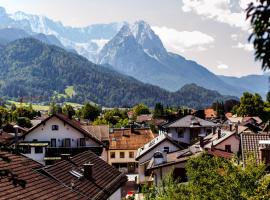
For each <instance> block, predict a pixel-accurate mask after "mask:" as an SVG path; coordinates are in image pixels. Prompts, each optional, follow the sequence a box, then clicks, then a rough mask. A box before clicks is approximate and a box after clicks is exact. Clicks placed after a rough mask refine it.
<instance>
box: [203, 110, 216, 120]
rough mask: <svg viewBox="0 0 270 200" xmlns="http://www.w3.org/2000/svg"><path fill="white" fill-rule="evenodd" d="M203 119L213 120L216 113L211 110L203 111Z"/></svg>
mask: <svg viewBox="0 0 270 200" xmlns="http://www.w3.org/2000/svg"><path fill="white" fill-rule="evenodd" d="M204 115H205V118H213V117H216V116H217V113H216V111H214V109H213V108H207V109H204Z"/></svg>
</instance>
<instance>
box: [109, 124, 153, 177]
mask: <svg viewBox="0 0 270 200" xmlns="http://www.w3.org/2000/svg"><path fill="white" fill-rule="evenodd" d="M109 136H110V146H109V150H108V163H109V164H111V165H113V166H114V167H116V168H117V169H119V170H120V171H122V172H124V173H138V162H137V161H136V160H135V157H136V155H137V149H138V148H139V147H141V146H143V145H144V144H146V143H148V142H149V141H151V140H152V139H153V138H154V137H155V135H154V134H153V132H152V131H151V129H149V128H139V129H113V132H112V133H110V135H109Z"/></svg>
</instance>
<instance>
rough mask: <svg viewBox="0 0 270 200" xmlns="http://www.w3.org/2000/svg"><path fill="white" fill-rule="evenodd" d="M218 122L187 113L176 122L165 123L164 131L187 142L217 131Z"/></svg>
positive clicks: (177, 139) (192, 141)
mask: <svg viewBox="0 0 270 200" xmlns="http://www.w3.org/2000/svg"><path fill="white" fill-rule="evenodd" d="M216 127H217V124H215V123H213V122H210V121H207V120H204V119H201V118H198V117H195V116H193V115H187V116H185V117H182V118H181V119H178V120H176V121H174V122H171V123H168V124H165V125H164V126H163V131H162V133H166V134H168V135H169V136H170V137H171V138H172V139H173V140H175V141H178V142H182V143H185V144H192V143H194V142H196V141H197V140H198V139H199V137H204V136H206V135H208V134H210V133H212V132H214V131H215V129H216Z"/></svg>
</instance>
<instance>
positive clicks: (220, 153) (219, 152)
mask: <svg viewBox="0 0 270 200" xmlns="http://www.w3.org/2000/svg"><path fill="white" fill-rule="evenodd" d="M207 153H208V154H210V155H213V156H218V157H223V158H232V157H233V153H230V152H227V151H222V150H219V149H208V150H207Z"/></svg>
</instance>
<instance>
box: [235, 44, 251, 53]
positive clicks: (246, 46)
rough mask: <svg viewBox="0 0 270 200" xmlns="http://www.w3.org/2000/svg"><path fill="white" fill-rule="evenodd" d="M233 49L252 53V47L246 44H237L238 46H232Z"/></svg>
mask: <svg viewBox="0 0 270 200" xmlns="http://www.w3.org/2000/svg"><path fill="white" fill-rule="evenodd" d="M233 48H238V49H244V50H245V51H253V45H252V44H248V43H245V44H244V43H241V42H238V44H237V45H235V46H233Z"/></svg>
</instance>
